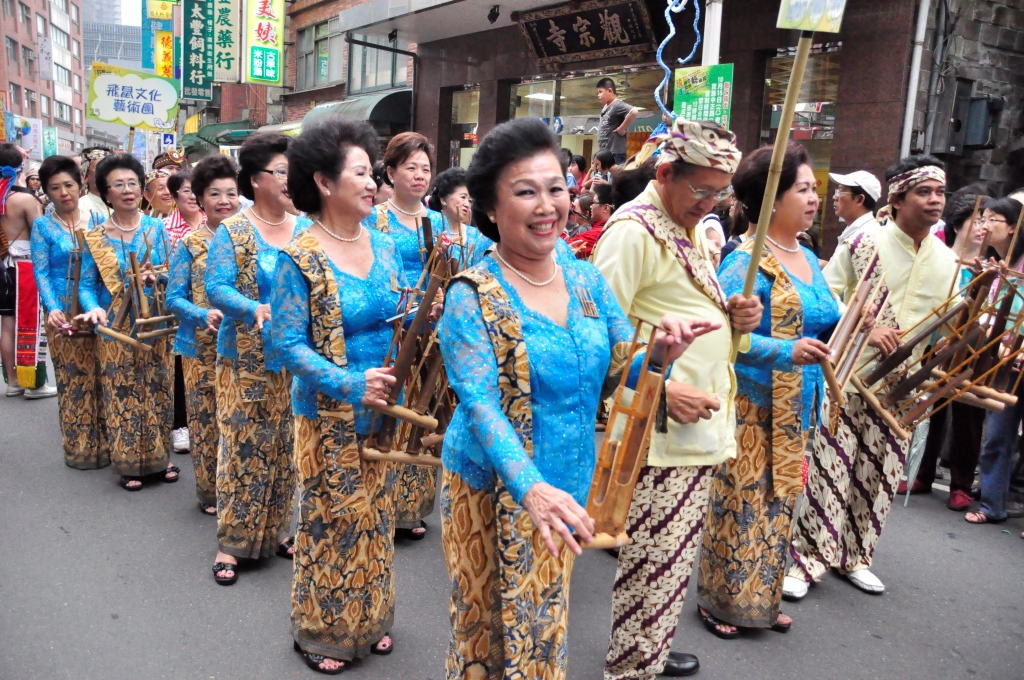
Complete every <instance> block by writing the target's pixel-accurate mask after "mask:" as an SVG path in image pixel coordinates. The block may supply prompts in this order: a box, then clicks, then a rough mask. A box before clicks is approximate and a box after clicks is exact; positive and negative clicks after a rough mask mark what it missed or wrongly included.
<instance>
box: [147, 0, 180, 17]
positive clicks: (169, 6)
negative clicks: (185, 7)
mask: <svg viewBox="0 0 1024 680" xmlns="http://www.w3.org/2000/svg"><path fill="white" fill-rule="evenodd" d="M145 1H146V16H147V17H149V18H150V19H157V20H159V21H170V20H171V19H173V18H174V6H175V5H176V4H177V2H168V1H167V0H145Z"/></svg>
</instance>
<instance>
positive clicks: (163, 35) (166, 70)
mask: <svg viewBox="0 0 1024 680" xmlns="http://www.w3.org/2000/svg"><path fill="white" fill-rule="evenodd" d="M154 68H155V71H156V74H157V75H158V76H160V77H161V78H174V34H173V33H170V32H169V31H158V32H157V34H156V57H155V67H154Z"/></svg>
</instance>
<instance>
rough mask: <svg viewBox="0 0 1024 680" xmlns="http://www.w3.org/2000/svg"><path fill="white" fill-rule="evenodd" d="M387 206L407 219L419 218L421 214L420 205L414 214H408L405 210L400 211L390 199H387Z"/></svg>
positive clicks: (421, 208) (421, 207)
mask: <svg viewBox="0 0 1024 680" xmlns="http://www.w3.org/2000/svg"><path fill="white" fill-rule="evenodd" d="M388 204H389V205H390V206H391V207H392V208H394V209H395V210H397V211H398V212H400V213H402V214H403V215H406V216H407V217H419V216H420V215H421V214H423V206H422V205H421V206H420V209H419V210H417V211H416V212H409V211H407V210H402V209H401V208H399V207H398V206H397V205H395V202H394V201H392V200H391V199H390V198H389V199H388Z"/></svg>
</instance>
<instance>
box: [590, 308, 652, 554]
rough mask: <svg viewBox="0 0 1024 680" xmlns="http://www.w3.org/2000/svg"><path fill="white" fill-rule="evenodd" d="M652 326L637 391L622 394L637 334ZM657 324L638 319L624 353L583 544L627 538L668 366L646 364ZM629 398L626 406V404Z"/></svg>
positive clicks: (615, 543) (608, 544)
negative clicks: (620, 421) (619, 425)
mask: <svg viewBox="0 0 1024 680" xmlns="http://www.w3.org/2000/svg"><path fill="white" fill-rule="evenodd" d="M649 325H650V326H651V330H650V334H649V336H648V337H649V342H648V343H647V349H648V351H647V352H646V354H645V355H644V359H643V362H642V364H641V367H640V378H639V380H638V382H637V385H636V390H635V391H631V393H630V394H627V387H626V382H627V380H628V378H629V373H630V368H629V367H630V366H631V365H632V363H633V360H634V358H635V357H636V355H637V352H639V351H640V350H641V349H643V347H644V345H643V343H642V342H641V340H640V338H641V337H642V336H643V331H644V328H645V326H649ZM657 330H658V327H657V326H653V325H651V324H647V323H645V322H643V321H638V322H637V325H636V331H635V333H634V334H633V343H632V344H631V345H630V348H629V353H628V354H627V358H626V364H625V367H624V369H623V371H622V377H621V378H620V379H619V386H618V389H616V391H615V401H614V403H613V404H612V407H611V411H610V413H609V416H608V427H607V429H606V432H607V434H606V435H605V438H604V441H603V442H602V443H601V451H600V453H599V454H598V456H597V467H596V468H595V470H594V479H593V481H592V482H591V485H590V495H589V499H588V501H587V514H588V515H590V517H592V518H593V520H594V535H593V537H592V538H591V540H590V542H589V543H583V544H581V547H583V548H589V549H598V548H617V547H621V546H623V545H625V544H626V543H627V542H628V541H629V536H628V535H627V534H626V522H627V520H628V517H629V506H630V505H631V504H632V502H633V492H634V490H635V489H636V481H637V478H638V477H639V475H640V468H641V467H642V466H643V463H644V459H645V457H646V452H647V447H648V446H649V444H650V439H651V432H652V430H653V428H654V423H655V421H656V420H657V417H656V411H657V410H658V408H659V405H660V404H661V400H662V391H663V389H664V387H665V375H666V373H667V371H668V367H669V364H668V362H665V364H664V365H662V366H653V365H652V364H651V363H650V358H651V357H650V348H651V347H652V346H653V344H654V334H655V332H656V331H657ZM627 397H628V398H629V399H628V400H629V404H628V405H627V404H626V403H625V402H626V401H627ZM618 416H623V417H625V418H626V424H625V426H624V427H623V429H622V435H621V437H619V438H616V435H617V434H618V431H617V429H616V427H615V425H616V420H617V418H618Z"/></svg>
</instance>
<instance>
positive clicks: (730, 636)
mask: <svg viewBox="0 0 1024 680" xmlns="http://www.w3.org/2000/svg"><path fill="white" fill-rule="evenodd" d="M697 616H698V617H700V620H701V621H702V622H703V623H704V627H705V628H707V629H708V631H709V632H711V633H713V634H714V635H715V636H717V637H720V638H722V639H723V640H735V639H736V638H738V637H739V636H740V629H739V628H738V627H737V626H733V628H736V630H734V631H732V632H731V633H726V632H725V631H724V630H718V626H731V625H732V624H731V623H725V622H724V621H719V620H718V619H716V618H715V617H714V616H712V615H711V614H710V613H707V612H702V611H701V610H700V609H698V610H697ZM776 625H778V624H776Z"/></svg>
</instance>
